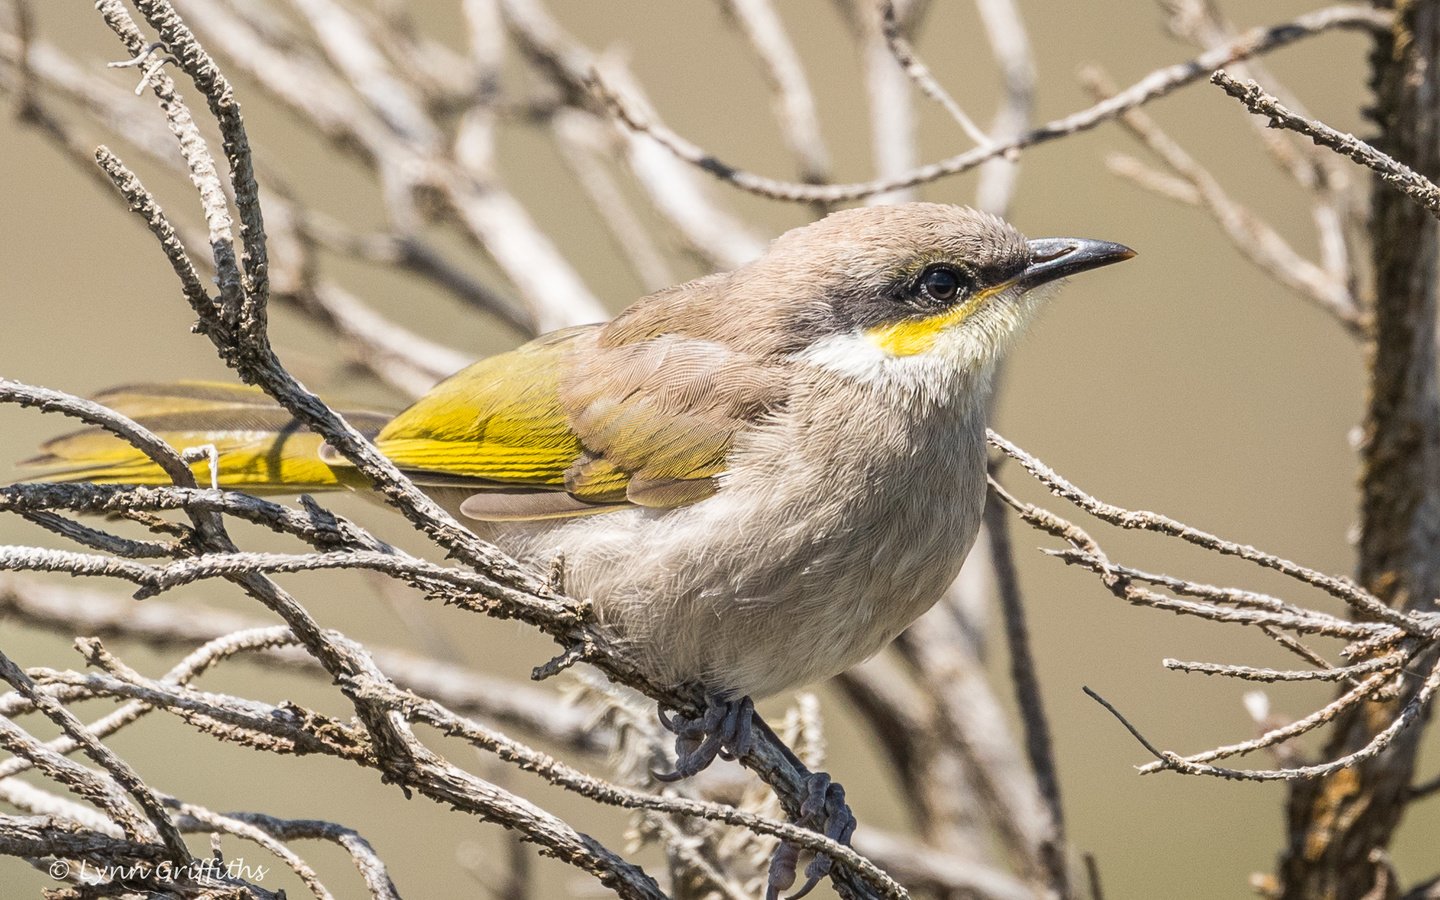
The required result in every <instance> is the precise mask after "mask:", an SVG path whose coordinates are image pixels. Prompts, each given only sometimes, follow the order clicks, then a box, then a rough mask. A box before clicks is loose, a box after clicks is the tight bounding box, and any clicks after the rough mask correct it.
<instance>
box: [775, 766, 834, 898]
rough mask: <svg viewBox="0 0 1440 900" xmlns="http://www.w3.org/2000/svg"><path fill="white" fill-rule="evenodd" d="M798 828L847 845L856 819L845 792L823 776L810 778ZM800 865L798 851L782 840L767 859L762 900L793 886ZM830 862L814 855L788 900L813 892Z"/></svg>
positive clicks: (819, 855)
mask: <svg viewBox="0 0 1440 900" xmlns="http://www.w3.org/2000/svg"><path fill="white" fill-rule="evenodd" d="M795 824H797V825H804V826H805V827H807V828H810V829H812V830H814V831H818V832H820V833H821V834H823V835H825V836H826V837H828V838H830V839H831V840H833V841H838V842H839V843H842V844H849V843H850V836H851V835H852V834H854V833H855V816H854V814H853V813H851V812H850V807H849V805H848V804H846V802H845V788H843V787H841V786H840V785H838V784H836V783H835V782H834V781H832V780H831V779H830V776H829V775H827V774H826V773H824V772H816V773H814V774H813V775H811V776H810V777H809V778H808V779H807V780H806V784H805V799H804V801H802V802H801V804H800V815H799V817H798V818H797V819H796V823H795ZM799 861H800V848H799V847H798V846H797V845H795V844H792V843H790V842H789V841H785V840H782V841H781V842H780V846H779V847H776V848H775V855H774V856H772V857H771V858H770V877H769V883H768V884H767V885H766V886H765V900H777V898H778V897H779V896H780V892H781V891H783V890H785V889H787V888H789V887H790V885H792V884H794V883H795V866H796V865H797V864H798V863H799ZM832 864H833V861H832V860H831V859H830V857H829V856H827V855H826V854H824V853H819V854H816V856H815V858H814V859H813V860H811V861H810V865H808V866H806V867H805V884H804V885H802V886H801V888H800V890H799V891H796V892H795V893H793V894H791V895H790V896H789V897H788V898H787V900H800V898H801V897H804V896H805V895H806V894H808V893H810V892H811V891H812V890H814V888H815V885H817V884H819V883H820V879H822V878H824V877H825V876H826V875H828V874H830V866H831V865H832Z"/></svg>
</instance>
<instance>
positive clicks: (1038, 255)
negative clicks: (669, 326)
mask: <svg viewBox="0 0 1440 900" xmlns="http://www.w3.org/2000/svg"><path fill="white" fill-rule="evenodd" d="M1134 255H1135V253H1134V251H1133V250H1131V249H1130V248H1129V247H1125V246H1123V245H1121V244H1112V243H1110V242H1108V241H1095V240H1087V239H1082V238H1042V239H1039V240H1026V239H1025V237H1024V236H1023V235H1021V234H1020V232H1018V231H1016V230H1015V229H1014V228H1012V227H1011V226H1010V225H1008V224H1007V223H1005V222H1004V221H1003V220H1001V219H999V218H997V217H995V216H992V215H989V214H986V213H982V212H977V211H976V210H973V209H968V208H966V207H961V206H948V205H944V204H939V203H909V204H904V205H899V206H878V207H866V208H863V209H851V210H844V211H842V212H837V213H834V214H832V215H830V216H827V217H826V218H824V219H821V220H820V221H818V222H815V223H812V224H810V225H807V226H805V227H803V228H797V229H795V230H793V231H790V232H787V233H786V234H785V235H783V236H782V237H780V238H779V239H778V240H776V241H775V243H774V244H773V245H772V246H771V248H770V250H769V252H767V253H766V254H765V256H763V257H762V258H760V259H759V260H757V261H755V262H754V263H752V264H751V265H749V266H747V267H746V268H744V269H741V270H740V271H738V272H736V273H734V275H733V276H732V278H733V279H735V281H738V282H741V283H740V284H736V283H735V282H732V289H731V290H730V291H729V292H728V295H729V296H732V297H745V298H752V299H753V300H754V302H756V306H757V307H758V309H757V312H759V309H763V310H764V311H765V312H764V313H761V316H762V317H763V318H768V319H769V320H770V321H769V323H768V324H767V328H766V333H765V335H764V336H763V337H762V339H763V340H767V341H772V342H773V344H772V346H773V347H774V348H775V349H779V348H780V346H782V345H783V346H784V347H785V348H786V350H787V351H788V352H799V353H802V354H804V355H805V356H806V357H807V358H809V359H811V360H813V361H816V362H819V363H821V364H824V365H825V366H826V367H827V368H834V369H839V370H841V371H851V372H855V373H858V374H864V373H866V372H871V371H875V370H876V368H877V367H882V368H887V369H890V370H894V369H896V368H899V369H902V370H903V369H905V368H907V367H908V365H909V364H908V363H906V362H905V361H907V360H908V361H911V363H922V364H924V365H925V366H926V367H927V368H931V367H935V366H937V365H938V366H941V367H943V368H946V369H952V370H957V371H961V372H973V371H978V370H983V369H987V368H988V367H989V366H990V365H991V364H992V363H993V362H994V361H995V360H996V359H998V358H999V356H1000V354H1001V353H1003V351H1004V350H1005V348H1006V347H1007V346H1008V344H1009V343H1010V341H1011V339H1012V338H1013V337H1014V336H1015V335H1017V334H1018V333H1019V332H1020V331H1021V330H1022V329H1023V328H1024V326H1025V325H1026V324H1027V323H1028V322H1029V320H1030V319H1031V318H1032V317H1033V315H1034V313H1035V311H1036V309H1037V307H1038V306H1039V305H1040V302H1041V301H1042V300H1043V299H1044V297H1045V295H1046V294H1047V293H1048V291H1047V290H1046V288H1047V286H1053V285H1054V284H1055V283H1056V282H1057V281H1058V280H1059V279H1061V278H1064V277H1066V276H1068V275H1074V274H1077V273H1079V272H1084V271H1087V270H1089V269H1094V268H1098V267H1099V266H1105V265H1109V264H1110V263H1115V262H1120V261H1121V260H1125V259H1129V258H1130V257H1132V256H1134ZM736 288H738V289H736ZM747 318H748V317H747Z"/></svg>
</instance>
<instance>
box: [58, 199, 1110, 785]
mask: <svg viewBox="0 0 1440 900" xmlns="http://www.w3.org/2000/svg"><path fill="white" fill-rule="evenodd" d="M1132 255H1133V252H1132V251H1131V250H1130V249H1128V248H1126V247H1123V246H1121V245H1119V244H1112V243H1107V242H1103V241H1091V240H1080V239H1071V238H1047V239H1042V240H1031V241H1027V240H1026V239H1025V238H1024V237H1023V236H1021V234H1020V233H1019V232H1018V231H1016V230H1015V229H1014V228H1012V227H1011V226H1009V225H1008V224H1006V223H1005V222H1003V221H1001V220H1000V219H997V218H995V217H993V216H990V215H986V214H984V213H980V212H976V211H974V210H971V209H966V208H962V207H957V206H947V205H940V204H932V203H912V204H907V205H902V206H881V207H871V208H865V209H852V210H847V211H843V212H837V213H834V214H832V215H830V216H828V217H826V218H824V219H822V220H820V221H818V222H815V223H813V224H810V225H806V226H805V227H803V228H797V229H795V230H793V231H790V232H788V233H786V234H784V235H782V236H781V237H780V238H778V239H777V240H776V241H775V242H774V243H773V244H772V245H771V246H770V248H769V250H768V251H767V252H766V253H765V254H764V255H763V256H762V257H760V258H759V259H757V260H755V261H754V262H752V263H750V264H748V265H745V266H743V267H741V268H739V269H736V270H735V271H733V272H726V273H720V274H715V275H709V276H707V277H704V278H700V279H697V280H695V281H692V282H689V283H687V284H683V285H680V286H678V287H674V288H670V289H668V290H663V291H660V292H658V293H655V294H652V295H650V296H648V297H646V298H644V299H642V300H640V301H639V302H638V303H636V304H635V305H633V306H631V307H630V308H629V309H627V310H625V311H624V312H623V313H621V314H620V315H619V316H617V317H616V318H615V319H614V320H613V321H611V322H609V323H606V324H595V325H585V326H580V327H576V328H567V329H563V330H560V331H556V332H552V333H550V334H547V335H544V336H543V337H540V338H538V339H536V340H533V341H531V342H530V343H528V344H525V345H524V346H522V347H520V348H518V349H516V350H513V351H511V352H508V353H503V354H500V355H498V356H494V357H491V358H489V359H485V360H483V361H481V362H478V363H475V364H474V365H472V366H470V367H468V368H466V369H464V370H462V371H461V372H459V373H457V374H455V375H454V376H452V377H450V378H449V379H448V380H446V381H444V382H442V383H441V384H439V385H438V386H436V387H435V388H434V389H432V390H431V391H430V392H429V393H428V394H426V395H425V396H424V397H422V398H421V399H420V400H418V401H417V402H416V403H415V404H414V405H413V406H411V407H410V408H409V409H407V410H405V411H404V412H402V413H400V414H399V415H398V416H395V417H394V418H386V417H378V416H376V415H374V414H357V415H356V416H355V417H354V418H353V419H352V421H353V422H354V424H356V425H357V427H360V428H361V429H362V430H363V429H367V428H368V429H370V431H371V433H373V434H374V435H375V437H374V440H375V444H376V446H377V447H378V448H379V449H380V451H381V452H382V453H384V454H385V455H386V456H388V457H389V458H390V459H392V460H393V461H394V462H395V463H396V464H397V465H398V466H399V467H400V468H401V469H403V470H405V471H406V472H407V473H408V474H409V475H410V476H411V477H412V478H413V479H414V480H415V481H416V482H417V483H419V484H421V485H422V486H426V487H427V489H429V490H433V491H434V492H435V493H436V494H437V495H443V497H441V499H442V501H444V502H446V503H447V504H448V505H449V506H450V507H451V508H452V509H458V511H459V512H460V513H461V514H462V515H463V516H464V517H465V518H466V519H467V520H468V522H469V524H470V525H471V527H473V528H474V529H475V530H476V531H477V532H478V533H479V534H480V535H481V536H483V537H485V538H488V539H490V540H493V541H494V542H495V543H497V544H498V545H499V546H500V547H501V548H502V549H504V550H506V551H507V552H508V553H510V554H511V555H513V556H516V557H518V558H520V559H523V560H528V561H531V562H534V563H536V564H537V565H539V566H542V567H543V566H545V565H547V564H549V563H550V562H551V561H552V560H554V559H557V558H558V559H562V560H563V566H564V588H565V590H566V592H567V593H569V594H571V595H574V596H577V597H586V598H590V599H591V600H593V602H594V604H595V609H596V611H597V615H598V617H599V620H600V622H601V623H603V625H604V626H606V627H607V628H610V629H613V631H614V632H615V633H616V634H617V635H618V636H619V637H620V638H622V639H623V646H625V647H626V648H627V649H628V652H629V653H630V654H631V655H632V656H633V658H634V660H635V661H636V662H637V663H638V664H639V665H640V666H641V667H643V668H644V669H645V670H646V671H648V673H649V674H650V675H651V676H652V677H653V678H655V679H656V680H658V681H660V682H662V683H668V684H679V683H685V682H693V683H698V684H699V685H701V686H702V687H703V688H704V689H705V690H706V691H707V692H708V693H709V694H710V695H711V696H713V697H715V698H717V702H718V705H719V708H722V709H724V708H729V707H725V706H724V703H726V702H729V701H736V700H739V699H740V698H744V697H763V696H767V695H771V694H775V693H777V692H780V691H784V690H786V689H789V688H794V687H798V686H801V685H804V684H807V683H810V682H814V681H817V680H820V679H823V678H826V677H828V676H830V675H834V674H836V673H838V672H840V671H842V670H844V669H845V668H847V667H849V666H851V665H854V664H855V663H858V662H860V661H861V660H863V659H865V658H866V657H868V656H870V655H871V654H873V653H875V652H876V651H878V650H879V649H880V648H881V647H882V646H884V645H885V643H886V642H888V641H889V640H890V639H891V638H893V637H895V636H896V635H897V634H898V633H899V632H900V631H901V630H902V629H904V628H905V627H906V626H907V625H909V624H910V623H911V622H912V621H914V620H915V618H916V617H918V616H919V615H920V614H921V613H923V612H925V610H927V609H928V608H930V606H931V605H932V604H933V603H935V601H936V599H937V598H939V597H940V595H941V592H942V591H943V590H944V589H945V587H946V586H947V585H948V584H949V583H950V582H951V580H952V579H953V578H954V577H955V575H956V573H957V572H958V571H959V569H960V564H961V562H962V561H963V560H964V558H965V554H966V553H967V551H968V550H969V549H970V545H971V543H972V542H973V541H974V539H975V535H976V530H977V528H978V527H979V522H980V514H981V508H982V505H983V502H984V497H985V490H986V483H985V456H986V454H985V421H984V417H985V409H986V401H987V399H988V397H989V394H990V390H991V377H992V373H993V372H994V370H995V366H996V363H997V362H998V361H999V359H1000V357H1001V356H1002V354H1003V353H1004V351H1005V349H1006V348H1007V347H1008V346H1009V344H1010V343H1011V341H1012V339H1013V338H1014V337H1015V336H1016V335H1017V334H1018V333H1019V332H1020V331H1021V330H1022V329H1023V327H1024V326H1025V324H1026V323H1027V322H1028V321H1029V320H1030V319H1031V317H1032V316H1033V315H1034V313H1035V311H1036V309H1037V307H1038V306H1039V305H1040V302H1041V299H1042V297H1043V296H1044V295H1045V294H1046V293H1047V291H1045V290H1043V288H1044V286H1046V285H1052V284H1053V283H1054V282H1055V281H1056V280H1057V279H1059V278H1061V277H1063V276H1066V275H1071V274H1074V273H1077V272H1082V271H1085V270H1087V269H1092V268H1096V267H1098V266H1103V265H1107V264H1109V263H1113V262H1117V261H1120V260H1124V259H1128V258H1129V257H1130V256H1132ZM100 399H102V400H103V401H104V402H106V403H107V404H109V405H111V406H112V407H114V408H116V409H118V410H119V411H121V412H124V413H127V414H129V415H131V416H132V417H134V418H135V419H137V420H138V421H139V422H141V423H142V424H144V425H147V426H149V427H150V428H152V429H154V430H156V431H157V432H160V433H161V434H162V436H164V437H165V438H166V439H167V440H169V441H170V442H171V443H172V444H174V445H175V446H176V447H177V448H186V447H194V446H199V445H204V444H213V445H215V446H216V447H217V448H218V450H219V471H220V483H221V484H222V485H227V486H234V487H238V488H242V489H250V490H256V489H259V490H271V491H275V490H290V491H296V492H299V491H314V490H317V489H324V488H328V487H347V486H348V487H362V486H363V485H362V484H361V482H360V479H359V478H358V476H357V475H356V474H355V473H354V472H353V471H352V470H350V469H349V468H348V466H347V464H346V463H345V461H344V460H343V459H340V458H338V457H336V456H335V455H334V454H333V453H331V452H328V448H325V447H323V446H322V445H321V443H320V441H319V439H318V438H317V437H316V436H315V435H312V434H309V433H308V432H305V431H304V430H303V429H300V428H299V427H298V426H296V425H294V423H292V422H290V420H289V418H288V416H287V415H286V414H284V413H283V412H282V411H281V410H280V409H279V408H278V407H276V406H274V405H273V404H272V403H271V402H270V401H269V400H268V399H267V398H265V397H264V396H263V395H262V394H260V393H259V392H258V391H253V390H251V389H247V388H239V387H230V386H225V385H217V384H196V383H190V384H178V385H144V386H135V387H129V388H121V389H117V390H114V391H111V392H109V393H108V394H106V395H104V396H103V397H102V398H100ZM45 450H46V454H45V455H44V456H41V457H39V458H37V459H36V460H32V462H33V463H36V464H38V465H40V466H43V467H46V468H47V469H48V470H49V471H48V473H47V475H48V477H52V478H53V477H60V478H65V479H70V480H89V481H101V482H123V483H141V482H148V483H157V482H164V481H166V479H165V478H164V476H163V475H162V474H161V472H160V471H159V469H158V468H156V467H154V466H153V465H151V464H150V463H148V462H147V461H146V460H145V459H144V458H143V457H142V456H140V455H139V454H138V452H136V451H134V450H132V449H130V448H128V447H124V446H122V445H121V444H119V442H116V441H112V440H111V439H109V438H106V437H103V436H98V435H96V434H95V433H93V432H82V433H79V434H77V435H71V436H67V437H64V438H60V439H58V440H56V441H52V442H51V443H50V444H48V445H47V446H46V448H45ZM204 472H205V466H204V464H203V463H197V473H199V474H200V477H201V478H202V479H203V478H205V477H206V476H205V474H204ZM731 718H732V719H733V716H732V717H731ZM709 724H710V725H712V726H714V725H718V724H720V722H719V721H718V720H716V721H711V722H710V723H709ZM732 724H733V722H732ZM697 743H698V742H697V741H692V742H691V744H690V745H688V746H689V749H691V750H692V751H695V747H696V744H697ZM715 749H716V746H715V744H714V742H710V747H709V749H708V751H706V752H707V753H708V756H709V757H713V755H714V750H715ZM695 752H698V751H695ZM689 755H690V756H691V757H692V758H690V759H682V760H681V765H680V767H679V771H680V772H682V773H689V772H692V771H694V770H695V769H697V768H699V767H702V766H703V765H704V764H705V763H707V762H708V761H709V759H708V758H700V757H696V756H695V755H694V752H692V753H691V754H689ZM700 756H701V757H703V756H705V754H704V753H701V754H700Z"/></svg>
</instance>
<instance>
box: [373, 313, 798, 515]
mask: <svg viewBox="0 0 1440 900" xmlns="http://www.w3.org/2000/svg"><path fill="white" fill-rule="evenodd" d="M603 331H604V329H603V328H602V327H600V326H584V327H581V328H575V329H567V330H565V331H561V332H556V333H553V334H551V335H547V336H546V337H544V338H541V339H539V340H537V341H532V342H531V343H529V344H526V345H525V346H523V347H521V348H519V349H517V350H514V351H512V352H510V353H506V354H501V355H499V356H495V357H491V358H489V359H486V360H483V361H481V362H478V363H476V364H474V365H473V366H470V367H469V368H467V369H465V370H464V371H462V372H459V373H457V374H456V375H454V376H452V377H451V378H449V379H447V380H446V381H445V382H444V383H442V384H441V385H439V386H438V387H436V388H435V390H433V391H431V392H430V393H429V394H427V395H426V396H425V397H423V398H422V399H421V400H420V401H418V402H417V403H416V404H415V405H414V406H412V407H411V408H410V409H408V410H406V411H405V412H404V413H401V414H400V415H399V416H397V417H396V418H395V419H394V421H392V422H391V423H390V424H389V425H388V426H386V428H385V429H384V430H383V431H382V432H381V434H380V436H379V437H378V438H377V440H376V443H377V445H378V446H379V448H380V450H381V452H383V453H384V454H385V455H386V456H388V457H390V458H391V459H392V460H394V462H395V463H396V465H398V466H400V467H401V468H402V469H405V470H406V471H407V473H408V474H410V475H411V476H412V477H413V478H415V479H416V481H417V482H419V483H421V484H429V485H436V486H441V485H443V486H447V487H456V486H459V487H473V488H475V489H476V493H475V494H474V495H473V496H471V497H470V498H468V499H467V500H466V501H465V502H464V503H463V504H462V505H461V511H462V512H464V513H465V514H466V515H467V516H470V517H472V518H476V519H484V520H489V521H502V520H524V519H543V518H553V517H557V516H571V515H581V514H587V513H595V512H604V511H607V510H613V509H619V508H623V507H626V506H636V505H638V506H648V507H657V508H673V507H678V506H684V505H687V504H690V503H694V502H696V501H698V500H701V499H704V498H705V497H708V496H710V495H711V494H713V493H714V492H715V490H716V489H717V478H718V476H720V475H721V474H722V473H723V472H724V470H725V464H726V459H727V457H728V456H729V453H730V449H731V447H732V445H733V443H734V439H735V436H736V435H737V434H738V433H739V432H740V431H742V430H743V429H744V428H746V427H748V426H749V425H750V424H752V423H753V422H755V421H757V420H758V419H759V418H761V417H763V416H764V415H765V414H766V412H768V411H769V410H770V409H772V408H774V407H775V406H776V405H778V401H779V398H780V396H781V394H782V392H783V388H782V385H783V382H784V380H783V378H782V377H778V376H779V375H780V374H781V373H779V372H778V371H772V370H770V369H767V368H766V367H764V366H763V365H762V364H761V363H760V362H759V361H758V360H757V359H755V358H753V357H750V356H748V355H746V354H742V353H740V352H738V351H735V350H733V349H730V348H728V347H726V346H724V345H722V344H719V343H716V342H712V341H707V340H702V339H698V338H692V337H684V336H680V335H673V334H665V335H660V336H657V337H648V338H642V339H640V340H636V341H634V342H631V343H624V344H620V345H618V346H606V345H604V344H603V343H602V335H603Z"/></svg>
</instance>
